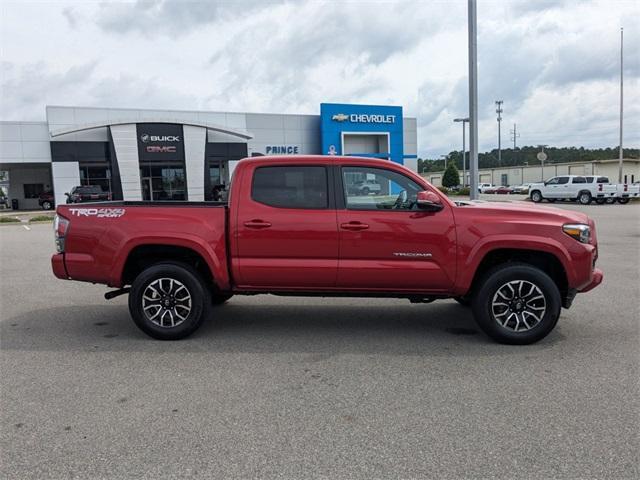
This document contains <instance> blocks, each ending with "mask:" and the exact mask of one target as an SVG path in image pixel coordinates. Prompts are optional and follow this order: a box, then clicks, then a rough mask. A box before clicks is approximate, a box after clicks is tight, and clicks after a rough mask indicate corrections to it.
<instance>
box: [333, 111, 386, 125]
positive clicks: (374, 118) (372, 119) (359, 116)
mask: <svg viewBox="0 0 640 480" xmlns="http://www.w3.org/2000/svg"><path fill="white" fill-rule="evenodd" d="M331 120H334V121H336V122H346V121H347V120H348V121H349V122H351V123H396V116H395V115H377V114H371V113H352V114H351V115H346V114H344V113H338V114H336V115H333V116H332V117H331Z"/></svg>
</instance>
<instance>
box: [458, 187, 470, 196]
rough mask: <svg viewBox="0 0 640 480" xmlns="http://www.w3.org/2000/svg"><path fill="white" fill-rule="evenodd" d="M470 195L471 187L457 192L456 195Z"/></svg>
mask: <svg viewBox="0 0 640 480" xmlns="http://www.w3.org/2000/svg"><path fill="white" fill-rule="evenodd" d="M470 193H471V189H470V188H469V187H463V188H461V189H459V190H458V191H457V192H456V195H464V196H468V195H469V194H470Z"/></svg>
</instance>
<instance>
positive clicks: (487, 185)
mask: <svg viewBox="0 0 640 480" xmlns="http://www.w3.org/2000/svg"><path fill="white" fill-rule="evenodd" d="M492 188H496V187H494V186H493V185H492V184H491V183H481V184H480V185H478V192H479V193H484V192H485V190H489V189H492Z"/></svg>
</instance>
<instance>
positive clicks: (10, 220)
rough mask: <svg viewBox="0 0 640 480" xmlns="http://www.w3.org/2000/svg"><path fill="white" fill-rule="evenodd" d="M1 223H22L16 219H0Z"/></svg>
mask: <svg viewBox="0 0 640 480" xmlns="http://www.w3.org/2000/svg"><path fill="white" fill-rule="evenodd" d="M0 223H20V220H19V219H17V218H15V217H0Z"/></svg>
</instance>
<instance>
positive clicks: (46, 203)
mask: <svg viewBox="0 0 640 480" xmlns="http://www.w3.org/2000/svg"><path fill="white" fill-rule="evenodd" d="M51 207H52V205H51V202H49V201H46V200H45V201H44V202H42V209H43V210H51Z"/></svg>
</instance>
